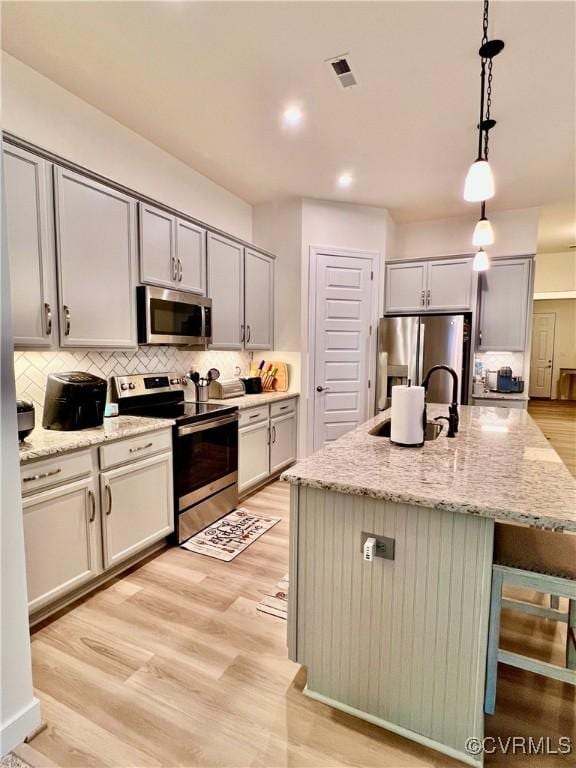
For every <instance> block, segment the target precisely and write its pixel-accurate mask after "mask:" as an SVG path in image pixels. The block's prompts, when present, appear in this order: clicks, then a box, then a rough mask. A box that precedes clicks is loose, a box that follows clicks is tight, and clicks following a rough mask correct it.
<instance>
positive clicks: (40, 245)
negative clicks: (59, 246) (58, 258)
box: [3, 144, 57, 348]
mask: <svg viewBox="0 0 576 768" xmlns="http://www.w3.org/2000/svg"><path fill="white" fill-rule="evenodd" d="M3 161H4V200H5V228H6V244H7V248H8V257H9V260H10V281H11V289H12V320H13V332H14V344H15V346H16V347H23V348H30V347H34V348H50V347H51V346H52V345H53V343H54V339H55V337H56V328H57V323H56V314H57V302H56V281H55V262H54V236H53V228H52V195H51V184H50V182H51V176H50V173H51V166H50V163H48V162H46V161H45V160H43V159H42V158H41V157H38V156H37V155H33V154H32V153H31V152H26V151H25V150H23V149H19V148H17V147H13V146H11V145H9V144H6V145H4V151H3Z"/></svg>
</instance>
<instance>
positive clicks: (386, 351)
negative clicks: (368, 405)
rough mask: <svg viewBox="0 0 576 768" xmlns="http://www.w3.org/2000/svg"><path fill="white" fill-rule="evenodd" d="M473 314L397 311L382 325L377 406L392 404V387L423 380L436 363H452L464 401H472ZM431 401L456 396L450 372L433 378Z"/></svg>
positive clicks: (430, 391) (445, 400) (449, 399)
mask: <svg viewBox="0 0 576 768" xmlns="http://www.w3.org/2000/svg"><path fill="white" fill-rule="evenodd" d="M470 323H471V319H470V315H467V314H458V315H402V316H401V315H396V316H388V317H383V318H382V319H381V320H380V323H379V326H378V361H377V366H376V368H377V378H376V384H377V394H376V398H377V399H376V408H377V410H379V411H383V410H384V409H386V408H389V407H390V398H391V394H392V387H393V386H394V385H395V384H406V383H407V381H408V379H410V380H411V382H412V384H413V385H419V384H421V383H422V381H423V379H424V376H425V375H426V372H427V371H428V370H429V369H430V368H432V366H433V365H440V364H444V365H448V366H450V367H451V368H454V370H455V371H456V373H457V374H458V378H459V383H460V396H459V402H460V403H467V402H468V381H469V373H470ZM427 399H428V402H429V403H449V402H451V400H452V379H451V377H450V376H449V374H448V373H446V372H444V371H443V372H440V373H437V374H436V375H435V376H432V378H431V379H430V383H429V387H428V398H427Z"/></svg>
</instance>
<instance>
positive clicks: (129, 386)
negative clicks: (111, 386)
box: [128, 381, 136, 389]
mask: <svg viewBox="0 0 576 768" xmlns="http://www.w3.org/2000/svg"><path fill="white" fill-rule="evenodd" d="M128 389H136V384H134V382H133V381H131V382H130V384H128Z"/></svg>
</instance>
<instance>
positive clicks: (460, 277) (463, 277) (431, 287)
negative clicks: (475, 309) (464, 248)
mask: <svg viewBox="0 0 576 768" xmlns="http://www.w3.org/2000/svg"><path fill="white" fill-rule="evenodd" d="M472 277H473V272H472V259H446V260H443V261H431V262H430V263H429V264H428V288H427V289H426V309H428V310H436V311H438V310H449V311H456V310H460V311H463V310H469V309H472V286H473V279H472Z"/></svg>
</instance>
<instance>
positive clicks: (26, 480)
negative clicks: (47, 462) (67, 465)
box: [22, 467, 62, 483]
mask: <svg viewBox="0 0 576 768" xmlns="http://www.w3.org/2000/svg"><path fill="white" fill-rule="evenodd" d="M60 472H62V469H61V468H60V467H59V468H58V469H51V470H50V472H41V473H40V474H39V475H29V476H28V477H23V478H22V482H23V483H29V482H30V481H31V480H44V478H45V477H52V476H53V475H58V474H60Z"/></svg>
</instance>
